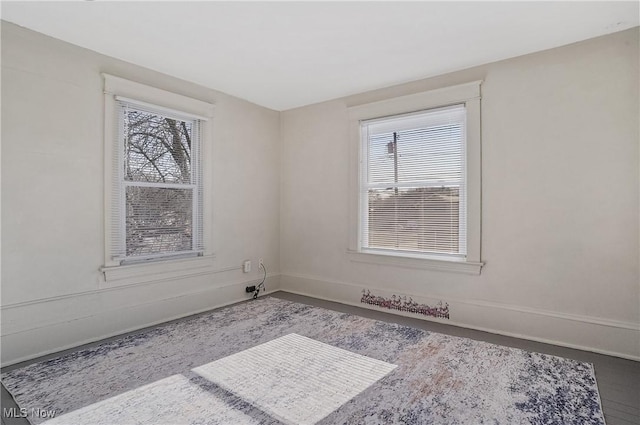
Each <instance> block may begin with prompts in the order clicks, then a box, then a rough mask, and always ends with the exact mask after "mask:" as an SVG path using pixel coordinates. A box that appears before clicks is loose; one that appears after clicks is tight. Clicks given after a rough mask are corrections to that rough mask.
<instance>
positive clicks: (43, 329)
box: [0, 274, 280, 368]
mask: <svg viewBox="0 0 640 425" xmlns="http://www.w3.org/2000/svg"><path fill="white" fill-rule="evenodd" d="M278 277H279V274H275V275H269V276H268V279H269V278H272V279H273V278H276V279H275V280H276V281H277V278H278ZM253 282H254V280H253V279H252V280H249V281H243V282H234V283H229V284H224V285H218V286H216V287H213V288H207V289H206V290H200V291H191V292H188V293H183V294H177V295H176V296H173V297H167V298H162V299H158V300H154V301H150V302H146V303H142V304H136V305H131V306H128V307H124V308H120V309H110V310H105V311H102V312H98V313H96V314H94V315H91V316H82V317H77V318H72V319H68V320H63V321H59V322H55V323H48V324H47V325H44V326H38V327H33V328H29V329H24V330H21V331H18V332H13V333H9V334H3V335H2V336H1V338H2V340H3V342H2V345H3V346H4V347H7V345H9V344H11V343H10V342H5V340H6V339H7V338H12V337H13V338H22V337H27V338H28V339H29V338H31V337H35V336H37V334H42V333H49V332H51V331H52V330H53V332H54V333H55V328H56V327H61V326H64V327H67V326H69V325H70V324H74V323H76V324H78V323H79V322H86V323H96V322H100V321H102V320H106V319H105V318H106V317H117V316H120V315H122V311H126V310H138V311H141V310H153V309H154V308H156V307H155V306H161V305H162V304H163V303H172V302H174V301H175V300H177V299H180V298H185V297H191V298H200V297H202V296H203V295H209V296H214V295H216V293H217V292H221V291H224V290H231V291H232V292H234V293H236V292H237V293H238V294H242V293H243V290H244V286H246V285H247V284H253ZM269 286H270V288H271V289H269V290H267V291H265V292H263V295H261V297H262V296H264V295H269V294H272V293H274V292H277V291H279V290H280V289H279V285H277V284H273V285H269ZM250 299H251V297H250V294H246V295H245V296H237V297H228V298H226V299H224V300H223V301H221V302H217V303H212V304H208V305H206V306H205V307H202V308H197V309H192V310H186V311H183V312H180V313H178V314H173V315H170V316H165V317H161V318H159V319H156V320H146V321H145V320H143V321H141V322H139V323H136V324H135V325H133V326H126V327H121V328H120V327H119V328H117V329H115V330H113V331H111V332H104V333H100V334H97V335H95V336H91V337H88V338H82V339H78V340H72V341H71V342H69V343H66V344H62V345H59V346H58V345H56V346H54V347H51V348H44V349H40V350H37V351H35V352H33V353H28V354H23V355H18V356H16V357H13V358H11V356H9V360H5V358H6V357H7V356H6V355H4V353H3V355H2V363H1V364H0V367H3V368H4V367H7V366H11V365H14V364H17V363H20V362H24V361H29V360H34V359H37V358H39V357H42V356H46V355H49V354H53V353H57V352H60V351H64V350H68V349H71V348H75V347H80V346H82V345H85V344H90V343H94V342H98V341H101V340H103V339H106V338H111V337H114V336H118V335H123V334H127V333H129V332H135V331H138V330H141V329H144V328H148V327H152V326H156V325H160V324H162V323H165V322H170V321H172V320H176V319H181V318H184V317H188V316H192V315H194V314H199V313H203V312H206V311H209V310H213V309H216V308H221V307H225V306H228V305H232V304H236V303H239V302H243V301H248V300H250ZM29 334H31V336H30V335H29ZM67 339H69V338H67ZM3 351H4V350H3Z"/></svg>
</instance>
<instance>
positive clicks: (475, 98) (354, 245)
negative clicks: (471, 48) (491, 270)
mask: <svg viewBox="0 0 640 425" xmlns="http://www.w3.org/2000/svg"><path fill="white" fill-rule="evenodd" d="M481 84H482V81H472V82H469V83H465V84H460V85H456V86H450V87H444V88H440V89H435V90H430V91H425V92H420V93H415V94H411V95H407V96H401V97H396V98H393V99H388V100H382V101H378V102H373V103H368V104H364V105H358V106H352V107H350V108H348V114H349V134H350V136H349V137H350V164H351V166H350V173H349V174H350V176H349V180H350V182H349V186H350V194H351V196H350V197H349V202H350V205H349V228H350V231H349V245H348V250H347V252H348V253H349V254H350V257H351V260H352V261H356V262H365V263H374V264H386V265H392V266H399V267H411V268H423V269H433V270H446V271H454V272H461V273H467V274H480V270H481V268H482V266H483V265H484V263H483V262H482V261H481V255H480V254H481V253H480V248H481V244H480V236H481V128H480V99H481V92H480V86H481ZM454 104H464V105H465V108H466V111H467V141H466V168H467V169H466V175H467V255H466V258H463V259H461V258H459V257H451V258H447V257H443V256H438V255H422V254H418V255H409V254H404V253H401V252H400V253H395V252H394V253H385V252H380V251H376V252H375V253H373V252H367V250H366V248H362V247H361V246H360V242H359V240H360V234H359V233H360V227H361V226H360V219H361V218H360V211H361V202H362V201H361V196H360V188H361V184H362V180H361V179H362V175H361V169H362V168H361V167H362V164H363V161H364V160H365V158H363V157H362V154H363V152H362V149H361V140H362V139H361V134H360V128H361V127H360V123H361V121H368V120H373V119H377V118H384V117H390V116H394V115H401V114H407V113H412V112H418V111H423V110H427V109H433V108H439V107H444V106H449V105H454Z"/></svg>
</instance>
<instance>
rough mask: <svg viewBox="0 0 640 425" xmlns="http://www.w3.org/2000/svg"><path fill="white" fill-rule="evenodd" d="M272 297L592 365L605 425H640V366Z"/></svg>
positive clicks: (7, 400) (5, 400) (7, 404)
mask: <svg viewBox="0 0 640 425" xmlns="http://www.w3.org/2000/svg"><path fill="white" fill-rule="evenodd" d="M272 296H274V297H278V298H282V299H286V300H290V301H296V302H301V303H305V304H310V305H313V306H317V307H323V308H327V309H331V310H336V311H341V312H345V313H351V314H357V315H360V316H363V317H368V318H371V319H376V320H382V321H386V322H395V323H399V324H402V325H406V326H412V327H415V328H420V329H425V330H428V331H432V332H439V333H443V334H448V335H454V336H460V337H465V338H471V339H475V340H481V341H486V342H490V343H493V344H499V345H505V346H509V347H515V348H521V349H523V350H528V351H537V352H540V353H546V354H552V355H555V356H561V357H567V358H570V359H575V360H580V361H584V362H589V363H592V364H593V365H594V368H595V372H596V379H597V381H598V389H599V390H600V397H601V399H602V407H603V410H604V414H605V419H606V421H607V425H640V362H635V361H632V360H625V359H620V358H617V357H612V356H606V355H603V354H596V353H591V352H588V351H581V350H575V349H571V348H564V347H559V346H555V345H550V344H543V343H539V342H533V341H528V340H524V339H518V338H512V337H507V336H502V335H496V334H492V333H488V332H481V331H476V330H472V329H466V328H461V327H457V326H452V325H446V324H441V323H435V322H429V321H426V320H420V319H414V318H409V317H403V316H397V315H394V314H390V313H386V312H382V311H375V310H369V309H365V308H360V307H354V306H349V305H344V304H339V303H335V302H329V301H323V300H318V299H315V298H309V297H303V296H300V295H295V294H290V293H286V292H277V293H275V294H273V295H272ZM178 320H182V319H178ZM137 332H140V330H139V331H135V332H130V333H137ZM121 336H122V335H120V336H118V337H113V338H108V339H106V340H103V341H99V342H95V343H93V344H87V345H85V346H82V347H76V348H74V349H71V350H65V351H62V352H59V353H55V354H50V355H47V356H44V357H41V358H38V359H34V360H31V361H28V362H23V363H19V364H16V365H12V366H9V367H7V368H5V369H3V371H5V370H12V369H15V368H19V367H22V366H25V365H27V364H30V363H35V362H38V361H42V360H46V359H50V358H54V357H57V356H59V355H62V354H65V353H67V352H72V351H76V350H78V349H80V348H84V347H87V346H92V345H97V344H100V343H102V342H105V341H110V340H113V339H117V338H120V337H121ZM11 407H17V406H16V404H15V402H14V400H13V398H12V397H11V395H10V394H9V393H8V392H7V391H6V389H5V388H4V386H3V387H2V408H3V414H2V425H28V424H29V423H28V421H27V420H26V419H23V418H9V417H5V415H4V409H6V408H11ZM114 425H115V424H114Z"/></svg>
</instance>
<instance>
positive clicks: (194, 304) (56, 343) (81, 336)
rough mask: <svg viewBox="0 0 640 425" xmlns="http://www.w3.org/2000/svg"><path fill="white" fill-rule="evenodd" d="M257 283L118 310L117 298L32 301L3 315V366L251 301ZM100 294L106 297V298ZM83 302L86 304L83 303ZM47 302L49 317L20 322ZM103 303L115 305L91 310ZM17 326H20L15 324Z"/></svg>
mask: <svg viewBox="0 0 640 425" xmlns="http://www.w3.org/2000/svg"><path fill="white" fill-rule="evenodd" d="M278 281H279V276H278V275H270V276H268V277H267V282H266V283H267V288H268V291H266V292H264V293H263V294H265V295H266V294H270V293H272V292H275V291H278V290H279V282H278ZM253 284H255V280H249V281H243V282H233V283H229V284H221V285H215V286H214V287H210V288H205V289H200V290H195V291H191V292H185V293H177V294H173V295H170V296H166V297H163V298H159V299H158V298H156V299H152V300H150V301H148V302H143V303H140V302H135V303H129V304H128V305H125V306H120V307H118V306H114V305H113V303H114V302H116V301H117V298H115V299H108V300H107V299H101V300H100V301H99V302H97V303H96V302H95V301H94V300H92V299H91V300H90V299H87V297H89V295H87V294H81V295H78V296H77V297H64V298H61V299H57V300H53V301H52V300H50V299H47V300H43V302H42V304H34V303H29V304H27V305H24V306H16V307H12V308H11V309H8V310H6V311H3V321H4V318H5V317H6V318H7V319H11V320H9V324H7V326H6V327H5V324H4V323H3V326H2V330H3V334H2V336H1V342H2V343H1V347H2V359H1V366H2V367H5V366H10V365H13V364H16V363H20V362H23V361H27V360H32V359H35V358H38V357H41V356H44V355H47V354H51V353H56V352H59V351H62V350H66V349H69V348H73V347H78V346H81V345H84V344H88V343H92V342H96V341H100V340H102V339H105V338H109V337H112V336H117V335H120V334H124V333H127V332H132V331H136V330H139V329H143V328H146V327H149V326H154V325H158V324H160V323H164V322H168V321H171V320H175V319H179V318H182V317H186V316H190V315H193V314H198V313H202V312H205V311H208V310H212V309H214V308H219V307H223V306H226V305H230V304H234V303H237V302H241V301H245V300H248V299H250V298H251V294H247V293H246V292H245V290H244V288H245V286H247V285H253ZM126 290H127V288H126V287H124V288H122V292H126ZM129 290H135V288H129ZM110 294H112V296H114V297H118V296H121V297H124V298H127V295H126V294H119V293H118V292H113V291H112V292H110ZM102 295H103V296H104V294H102ZM261 296H262V295H261ZM92 297H96V295H95V294H93V295H92ZM83 301H84V302H85V303H84V304H85V305H83ZM45 303H46V306H47V309H46V311H45V314H43V316H45V317H44V318H43V317H41V318H40V320H39V321H38V322H30V321H29V320H24V321H20V320H19V319H20V317H23V318H25V319H26V317H25V316H26V315H31V314H33V312H34V309H37V308H38V307H40V308H42V305H43V304H45ZM87 304H88V306H87ZM100 304H102V305H103V307H104V304H111V306H110V308H103V309H101V310H98V309H94V311H89V312H87V310H88V309H89V310H90V309H91V308H95V306H96V305H100ZM73 307H75V308H73ZM77 307H80V308H77ZM64 311H71V312H72V314H73V315H72V316H69V314H65V315H62V314H61V312H64ZM55 316H60V319H59V320H54V319H52V318H53V317H55ZM16 322H22V323H21V324H17V323H16ZM25 324H26V326H25ZM5 331H7V332H5Z"/></svg>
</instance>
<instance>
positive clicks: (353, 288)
mask: <svg viewBox="0 0 640 425" xmlns="http://www.w3.org/2000/svg"><path fill="white" fill-rule="evenodd" d="M290 278H292V279H300V280H302V281H305V280H306V281H313V282H316V283H317V282H321V283H322V284H324V287H325V288H326V287H327V286H328V285H333V286H334V287H338V288H341V289H343V290H346V291H348V292H350V293H354V294H360V293H361V291H362V289H363V288H365V286H364V285H358V284H353V283H347V282H339V281H335V280H327V279H322V278H319V277H313V276H308V275H301V274H297V273H281V276H280V285H281V286H280V288H281V291H283V292H289V293H292V294H297V295H302V296H308V297H312V298H318V299H322V300H325V301H332V302H337V303H340V304H346V305H351V306H355V307H361V308H366V309H369V310H374V311H381V312H385V313H389V314H395V315H400V316H406V317H412V318H417V319H422V320H429V321H433V322H438V323H444V324H450V325H454V326H459V327H463V328H468V329H474V330H478V331H483V332H489V333H493V334H498V335H504V336H509V337H514V338H520V339H526V340H530V341H536V342H541V343H545V344H553V345H558V346H562V347H567V348H573V349H578V350H583V351H590V352H594V353H598V354H605V355H609V356H614V357H620V358H624V359H628V360H635V361H640V353H638V354H632V353H628V352H622V351H616V350H611V349H606V348H602V347H595V346H589V345H585V344H578V343H572V342H567V341H563V340H560V339H557V338H546V337H541V336H536V335H529V334H526V333H520V332H513V331H509V330H505V329H500V328H497V327H491V326H481V325H474V324H473V323H469V322H467V321H459V320H455V313H452V316H453V317H454V319H453V320H452V319H438V318H433V317H426V316H421V315H417V314H412V313H404V312H400V311H395V310H387V309H383V308H379V307H376V306H371V305H368V304H363V303H360V302H359V301H355V300H353V299H351V300H350V299H348V298H347V297H344V298H342V297H336V296H330V295H326V294H322V293H318V292H314V291H308V290H301V289H299V288H294V287H292V286H291V285H290V284H289V282H288V279H290ZM366 289H369V290H371V291H372V292H376V291H378V292H382V293H387V292H390V291H389V290H388V289H383V288H375V287H366ZM391 292H393V291H391ZM395 292H396V294H399V295H406V296H411V297H413V298H414V299H417V300H419V299H432V300H440V299H442V300H443V301H446V302H448V303H449V304H453V305H458V306H459V305H461V304H462V305H467V306H470V307H472V308H480V309H487V311H490V310H491V309H497V310H498V311H502V312H504V313H505V314H509V313H510V312H513V313H516V314H525V315H536V316H541V317H544V318H546V319H548V320H555V321H560V322H574V323H576V324H577V326H579V327H584V328H589V331H593V329H591V328H593V326H594V325H595V326H598V327H605V328H613V329H616V330H619V332H626V333H629V332H631V333H632V334H635V335H634V336H635V338H636V339H638V340H639V341H640V326H638V325H636V324H635V323H632V322H624V321H617V320H610V319H603V318H594V317H588V316H580V315H574V314H566V313H556V312H549V311H545V310H537V309H532V308H528V307H520V306H513V305H504V304H499V303H493V302H487V301H482V300H468V299H457V298H450V297H442V296H435V295H417V294H412V293H408V292H404V291H395ZM352 298H353V297H352ZM594 329H595V328H594ZM595 339H597V338H595Z"/></svg>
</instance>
